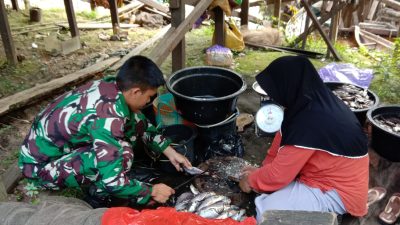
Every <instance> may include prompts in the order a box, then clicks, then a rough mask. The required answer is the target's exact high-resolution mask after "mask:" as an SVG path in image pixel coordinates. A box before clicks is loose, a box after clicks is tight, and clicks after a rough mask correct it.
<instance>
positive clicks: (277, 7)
mask: <svg viewBox="0 0 400 225" xmlns="http://www.w3.org/2000/svg"><path fill="white" fill-rule="evenodd" d="M281 3H282V0H275V1H274V17H275V19H276V21H275V25H276V26H277V27H279V23H280V21H281Z"/></svg>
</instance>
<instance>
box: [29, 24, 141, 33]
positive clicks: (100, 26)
mask: <svg viewBox="0 0 400 225" xmlns="http://www.w3.org/2000/svg"><path fill="white" fill-rule="evenodd" d="M57 26H60V27H66V26H68V24H66V23H59V24H57ZM77 27H78V29H82V30H91V29H112V28H113V26H112V24H111V23H78V24H77ZM136 27H140V25H139V24H126V23H121V24H120V26H119V28H120V29H131V28H136ZM28 32H30V31H28Z"/></svg>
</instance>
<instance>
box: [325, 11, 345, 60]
mask: <svg viewBox="0 0 400 225" xmlns="http://www.w3.org/2000/svg"><path fill="white" fill-rule="evenodd" d="M341 14H342V11H341V10H340V11H339V12H338V13H337V14H335V15H333V16H332V19H331V26H330V28H329V39H330V40H331V42H332V43H333V44H335V43H336V41H337V36H338V31H339V20H340V16H341ZM329 53H330V52H329V51H328V53H327V55H326V56H327V58H329V55H330V54H329Z"/></svg>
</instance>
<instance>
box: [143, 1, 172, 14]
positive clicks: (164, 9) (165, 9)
mask: <svg viewBox="0 0 400 225" xmlns="http://www.w3.org/2000/svg"><path fill="white" fill-rule="evenodd" d="M139 1H140V2H142V3H143V4H145V5H148V6H151V7H153V8H155V9H157V10H158V11H161V12H163V13H168V12H169V9H168V7H165V6H163V5H161V4H160V3H158V2H156V1H153V0H139Z"/></svg>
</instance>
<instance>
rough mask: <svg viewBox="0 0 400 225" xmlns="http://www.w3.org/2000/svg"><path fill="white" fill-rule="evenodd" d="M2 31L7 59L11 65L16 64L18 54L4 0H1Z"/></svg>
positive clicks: (0, 17) (0, 19)
mask: <svg viewBox="0 0 400 225" xmlns="http://www.w3.org/2000/svg"><path fill="white" fill-rule="evenodd" d="M0 33H1V40H2V41H3V46H4V51H5V53H6V57H7V61H8V62H9V63H10V64H11V65H16V64H17V62H18V60H17V54H16V53H15V46H14V41H13V38H12V35H11V30H10V24H9V23H8V18H7V12H6V7H5V5H4V1H3V0H0Z"/></svg>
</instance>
